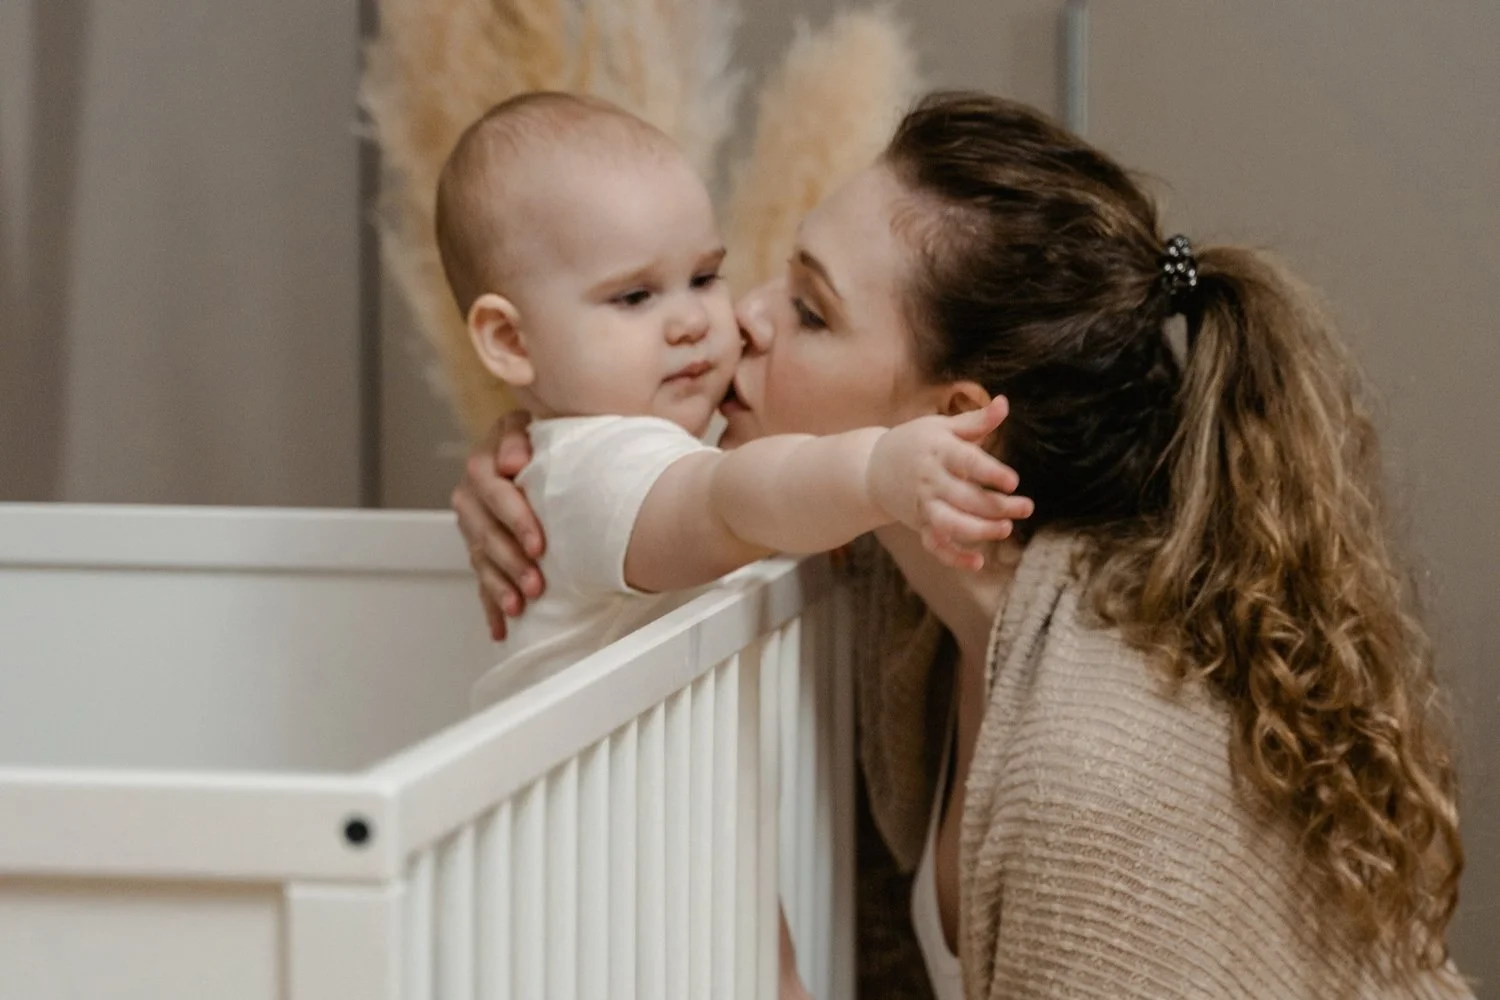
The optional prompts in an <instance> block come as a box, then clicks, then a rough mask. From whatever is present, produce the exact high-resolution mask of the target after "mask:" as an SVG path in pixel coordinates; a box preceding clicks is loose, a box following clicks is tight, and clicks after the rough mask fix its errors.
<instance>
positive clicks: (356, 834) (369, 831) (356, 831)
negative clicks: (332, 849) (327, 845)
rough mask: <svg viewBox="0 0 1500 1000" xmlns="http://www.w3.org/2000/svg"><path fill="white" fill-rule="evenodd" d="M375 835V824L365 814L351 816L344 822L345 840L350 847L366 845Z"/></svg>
mask: <svg viewBox="0 0 1500 1000" xmlns="http://www.w3.org/2000/svg"><path fill="white" fill-rule="evenodd" d="M374 837H375V830H374V828H373V826H372V825H371V824H370V821H369V820H367V819H365V818H364V817H363V816H350V817H349V818H348V820H346V821H345V822H344V840H345V842H347V843H348V844H349V846H350V847H364V846H365V845H367V844H369V842H370V841H371V840H372V839H374Z"/></svg>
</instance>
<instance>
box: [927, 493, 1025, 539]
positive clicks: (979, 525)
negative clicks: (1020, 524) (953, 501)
mask: <svg viewBox="0 0 1500 1000" xmlns="http://www.w3.org/2000/svg"><path fill="white" fill-rule="evenodd" d="M926 513H927V526H928V527H930V528H931V529H932V530H933V531H935V532H937V534H938V536H939V537H940V538H942V539H944V540H945V541H947V542H949V543H950V544H954V545H958V546H961V547H962V546H972V545H979V544H981V543H983V542H998V541H1000V540H1002V539H1005V538H1009V537H1010V535H1011V532H1012V531H1014V530H1015V525H1014V524H1012V523H1011V522H1010V521H1008V520H989V519H987V518H983V517H975V516H974V515H972V514H965V513H964V512H963V511H961V510H956V509H955V508H953V507H952V506H950V505H948V504H946V503H943V502H942V501H934V502H932V503H931V504H929V505H928V507H927V512H926Z"/></svg>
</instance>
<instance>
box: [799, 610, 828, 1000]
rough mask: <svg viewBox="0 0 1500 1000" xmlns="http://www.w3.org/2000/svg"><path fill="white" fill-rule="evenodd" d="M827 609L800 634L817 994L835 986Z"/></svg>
mask: <svg viewBox="0 0 1500 1000" xmlns="http://www.w3.org/2000/svg"><path fill="white" fill-rule="evenodd" d="M830 612H831V607H830V605H829V603H828V602H827V601H826V600H825V601H821V602H819V603H818V604H817V606H816V607H814V608H812V609H810V610H809V611H808V612H806V613H805V614H806V615H807V620H808V622H809V624H810V625H811V626H812V628H811V632H810V633H809V632H804V633H803V643H802V644H803V650H804V653H803V662H804V663H810V664H811V665H812V668H813V669H812V670H811V671H810V673H811V674H812V687H813V699H814V703H815V704H814V708H815V712H816V720H817V721H816V723H815V726H816V732H817V738H816V740H815V741H814V745H815V746H816V748H817V754H816V760H815V762H814V769H815V772H816V774H817V780H816V782H815V785H814V788H813V790H812V796H813V808H812V809H811V810H809V814H808V816H807V817H806V822H807V824H808V832H809V835H810V842H809V843H808V845H807V846H808V853H809V855H810V857H809V864H810V869H811V872H812V877H811V886H810V889H811V893H812V908H813V915H814V919H813V928H812V933H811V934H810V935H809V938H810V940H811V941H812V948H813V953H814V955H815V956H816V957H817V966H818V968H817V974H816V975H817V978H816V979H815V980H814V982H815V983H816V984H817V985H816V986H815V987H814V989H815V990H816V995H817V996H820V997H826V996H829V994H830V991H831V990H832V989H833V962H832V952H831V951H830V950H829V943H830V942H831V941H832V938H833V928H832V927H831V926H830V920H831V918H832V915H833V914H832V906H833V894H832V892H831V891H830V890H831V888H832V880H833V798H832V794H831V793H832V788H833V643H832V638H833V636H832V630H831V627H830V626H831V620H830Z"/></svg>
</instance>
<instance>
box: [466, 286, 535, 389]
mask: <svg viewBox="0 0 1500 1000" xmlns="http://www.w3.org/2000/svg"><path fill="white" fill-rule="evenodd" d="M469 339H470V340H471V341H472V342H473V344H474V350H475V351H476V352H478V354H479V361H480V363H481V364H483V365H484V367H485V368H487V369H488V370H489V372H490V374H492V375H494V376H495V377H496V378H498V379H499V380H500V381H502V382H504V383H505V384H507V385H514V386H528V385H530V384H531V383H532V382H533V381H535V380H536V368H535V366H533V365H532V363H531V355H530V353H529V352H528V351H527V350H526V340H525V338H524V337H522V335H521V313H520V310H518V309H517V308H516V307H515V304H514V303H513V302H511V301H510V299H507V298H506V297H505V296H503V295H496V294H494V293H493V292H486V293H485V294H483V295H481V296H479V298H477V299H475V300H474V304H473V305H472V306H470V307H469Z"/></svg>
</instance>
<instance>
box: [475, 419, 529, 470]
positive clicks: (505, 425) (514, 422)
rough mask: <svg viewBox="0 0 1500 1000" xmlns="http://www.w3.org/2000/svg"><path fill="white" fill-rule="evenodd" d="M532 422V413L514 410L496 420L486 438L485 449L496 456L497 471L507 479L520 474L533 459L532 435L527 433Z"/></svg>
mask: <svg viewBox="0 0 1500 1000" xmlns="http://www.w3.org/2000/svg"><path fill="white" fill-rule="evenodd" d="M530 423H531V414H530V413H528V412H527V411H525V410H512V411H511V412H509V413H507V414H506V415H505V416H503V417H501V418H500V419H499V420H497V421H495V426H494V427H493V428H491V429H490V433H489V437H488V438H486V439H485V445H486V447H485V449H484V450H485V451H486V452H488V453H489V454H491V455H494V456H495V471H496V472H497V473H498V474H500V475H502V476H504V477H505V478H507V479H511V478H514V477H515V476H517V475H520V472H521V470H522V469H524V468H526V464H527V463H528V462H530V461H531V437H530V436H529V435H528V434H527V433H526V428H527V426H529V425H530Z"/></svg>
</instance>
